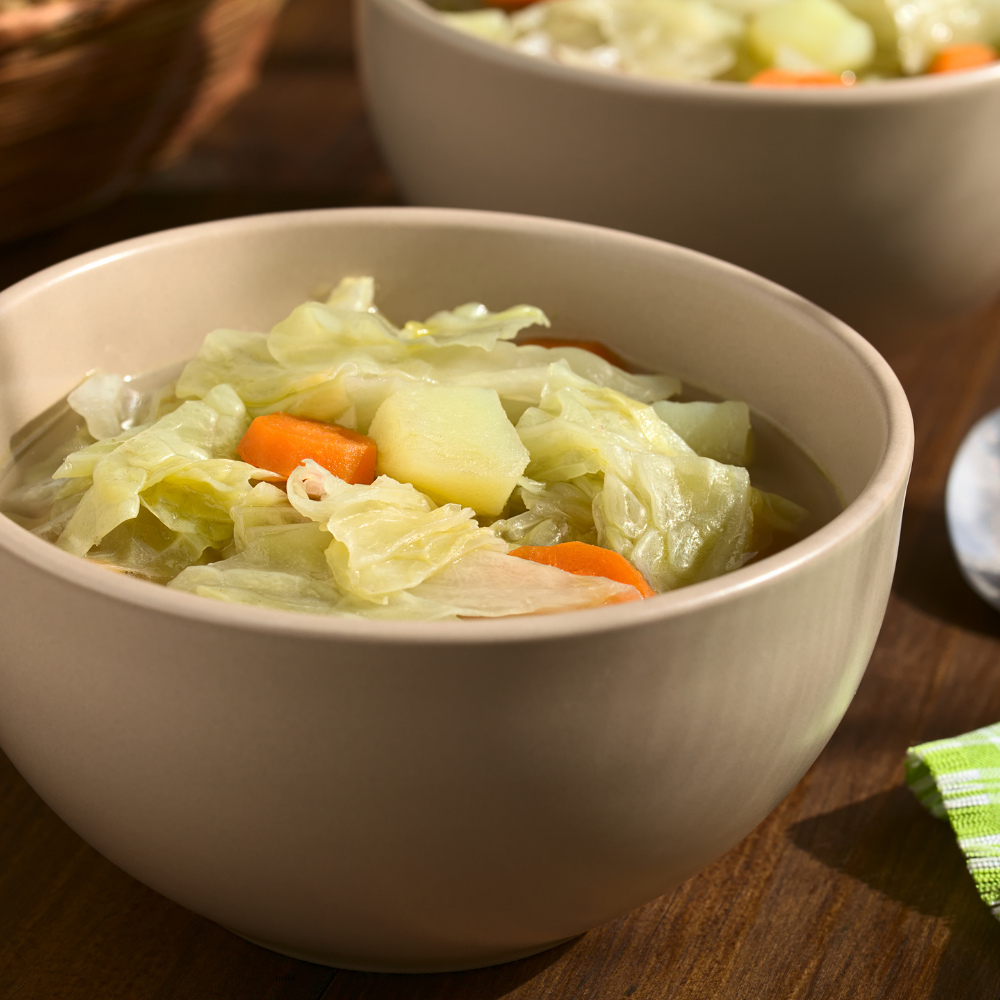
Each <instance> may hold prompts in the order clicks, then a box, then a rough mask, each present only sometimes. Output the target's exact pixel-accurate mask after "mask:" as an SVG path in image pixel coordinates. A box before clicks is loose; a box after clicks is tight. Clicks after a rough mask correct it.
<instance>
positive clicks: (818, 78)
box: [747, 68, 851, 87]
mask: <svg viewBox="0 0 1000 1000" xmlns="http://www.w3.org/2000/svg"><path fill="white" fill-rule="evenodd" d="M747 83H749V84H750V86H751V87H849V86H851V84H849V83H848V82H847V81H846V80H844V79H842V78H841V77H839V76H837V75H836V74H835V73H823V72H814V73H797V72H794V71H793V70H790V69H776V68H771V69H762V70H761V71H760V72H759V73H755V74H754V75H753V76H752V77H750V79H749V80H747Z"/></svg>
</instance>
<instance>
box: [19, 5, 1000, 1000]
mask: <svg viewBox="0 0 1000 1000" xmlns="http://www.w3.org/2000/svg"><path fill="white" fill-rule="evenodd" d="M349 18H350V14H349V9H348V7H347V4H346V2H345V0H291V2H290V4H289V6H288V7H287V9H286V12H285V14H284V16H283V20H282V23H281V26H280V31H279V36H278V39H277V43H276V45H275V47H274V50H273V52H272V54H271V56H270V57H269V60H268V62H267V64H266V67H265V72H264V76H263V79H262V83H261V85H260V86H259V87H258V89H257V90H255V91H254V92H252V93H251V94H249V95H248V96H246V97H245V98H244V99H243V100H242V101H241V103H240V104H239V105H238V106H237V107H236V108H235V110H234V111H232V112H231V113H230V114H229V115H228V116H227V117H226V118H225V119H224V120H223V121H222V122H220V123H219V125H218V126H217V127H216V128H215V129H214V130H213V131H212V132H211V134H210V135H209V136H208V137H207V138H206V139H204V140H203V141H202V142H201V143H200V144H199V145H198V146H197V147H196V148H195V150H194V151H193V152H192V154H191V155H190V156H189V157H188V158H187V159H186V160H185V161H184V162H183V163H181V164H179V165H177V166H175V167H173V168H171V169H170V170H169V171H167V172H165V173H163V174H161V175H159V176H157V177H155V178H153V179H151V180H150V181H148V182H147V183H146V184H145V185H144V186H143V187H142V188H141V189H140V190H138V191H136V192H135V193H134V194H132V195H131V196H129V197H128V198H125V199H124V200H122V201H120V202H118V203H117V204H116V205H114V206H112V207H110V208H108V209H106V210H105V211H104V212H103V213H101V214H99V215H96V216H93V217H91V218H89V219H87V220H83V221H81V222H78V223H76V224H75V225H72V226H69V227H66V228H64V229H61V230H58V231H55V232H51V233H47V234H44V235H41V236H37V237H34V238H32V239H29V240H25V241H22V242H21V243H18V244H14V245H8V246H7V247H3V248H0V287H2V286H6V285H7V284H9V283H11V282H13V281H15V280H17V279H19V278H21V277H24V276H25V275H27V274H30V273H32V272H33V271H36V270H38V269H39V268H42V267H45V266H47V265H49V264H52V263H55V262H56V261H58V260H61V259H63V258H65V257H67V256H70V255H72V254H75V253H80V252H83V251H85V250H89V249H92V248H93V247H97V246H101V245H103V244H105V243H109V242H112V241H114V240H118V239H124V238H127V237H130V236H134V235H139V234H141V233H144V232H149V231H153V230H156V229H161V228H166V227H169V226H175V225H182V224H186V223H190V222H198V221H202V220H206V219H212V218H219V217H223V216H229V215H242V214H245V213H249V212H260V211H274V210H281V209H289V208H306V207H319V206H334V205H355V204H391V203H393V202H394V201H395V194H394V191H393V187H392V182H391V179H390V178H389V176H388V174H387V173H386V171H385V169H384V167H383V165H382V164H381V162H380V160H379V156H378V152H377V150H376V147H375V145H374V142H373V140H372V137H371V134H370V132H369V129H368V126H367V123H366V121H365V116H364V112H363V108H362V104H361V98H360V95H359V92H358V88H357V84H356V81H355V77H354V66H353V61H352V55H351V44H350V24H349ZM877 346H879V348H880V349H881V350H882V351H883V353H884V354H885V355H886V357H887V358H888V359H889V361H890V363H891V364H892V365H893V367H894V368H895V370H896V372H897V373H898V375H899V377H900V378H901V380H902V382H903V385H904V387H905V388H906V391H907V393H908V395H909V398H910V402H911V404H912V406H913V410H914V415H915V420H916V434H917V451H916V462H915V466H914V470H913V478H912V481H911V485H910V492H909V498H908V501H907V506H906V514H905V519H904V524H903V536H902V542H901V548H900V560H899V567H898V571H897V574H896V581H895V585H894V591H893V595H892V598H891V600H890V603H889V610H888V614H887V615H886V619H885V625H884V627H883V629H882V634H881V637H880V639H879V642H878V645H877V647H876V649H875V653H874V656H873V657H872V661H871V665H870V666H869V668H868V672H867V675H866V677H865V679H864V681H863V683H862V685H861V688H860V690H859V692H858V695H857V697H856V698H855V700H854V703H853V704H852V706H851V708H850V710H849V711H848V713H847V716H846V718H845V719H844V721H843V723H842V725H841V726H840V728H839V729H838V730H837V732H836V734H835V735H834V737H833V739H832V740H831V742H830V744H829V746H828V747H827V748H826V750H825V751H824V752H823V754H822V756H821V757H820V758H819V760H818V761H817V762H816V764H815V765H814V766H813V768H812V769H811V770H810V771H809V773H808V774H807V775H806V776H805V777H804V778H803V779H802V781H801V782H800V783H799V784H798V785H797V786H796V788H795V789H794V790H793V791H792V793H791V794H790V795H789V796H788V798H787V799H786V800H785V801H784V802H783V803H782V804H781V805H780V806H779V807H778V809H777V810H776V811H775V812H774V813H773V814H772V815H771V816H770V817H769V818H768V819H767V820H766V821H765V822H764V823H763V824H761V826H760V827H758V829H756V830H755V831H754V832H753V833H752V834H751V835H750V836H749V837H747V838H746V839H745V840H744V841H743V842H742V843H740V844H739V845H737V846H736V847H735V848H734V849H733V850H732V851H730V852H729V853H728V854H727V855H726V856H725V857H723V858H721V859H720V860H719V861H718V862H716V863H715V864H714V865H712V866H711V867H710V868H708V869H707V870H705V871H704V872H702V873H701V874H700V875H698V876H696V877H695V878H693V879H691V880H690V881H689V882H687V883H685V884H684V885H682V886H681V887H680V888H679V889H677V890H676V891H675V892H673V893H671V894H670V895H667V896H664V897H663V898H661V899H658V900H656V901H654V902H652V903H650V904H648V905H647V906H645V907H643V908H642V909H640V910H637V911H635V912H634V913H632V914H629V915H628V916H626V917H622V918H621V919H620V920H617V921H615V922H613V923H610V924H607V925H606V926H604V927H600V928H598V929H597V930H594V931H591V932H590V933H589V934H586V935H584V936H583V937H581V938H579V939H577V940H575V941H572V942H570V943H569V944H566V945H563V946H562V947H560V948H557V949H555V950H553V951H550V952H547V953H545V954H542V955H538V956H536V957H534V958H531V959H527V960H524V961H521V962H514V963H511V964H509V965H504V966H498V967H496V968H492V969H484V970H480V971H477V972H466V973H456V974H452V975H427V976H381V975H372V974H361V973H352V972H344V971H338V970H333V969H328V968H324V967H321V966H316V965H311V964H309V963H306V962H300V961H296V960H293V959H288V958H283V957H281V956H279V955H275V954H273V953H271V952H268V951H265V950H264V949H262V948H258V947H256V946H255V945H252V944H248V943H246V942H244V941H243V940H241V939H240V938H237V937H235V936H234V935H232V934H230V933H229V932H227V931H225V930H223V929H222V928H220V927H218V926H216V925H215V924H212V923H210V922H208V921H207V920H204V919H202V918H201V917H198V916H195V915H194V914H192V913H190V912H188V911H187V910H184V909H182V908H180V907H178V906H176V905H175V904H173V903H171V902H168V901H167V900H165V899H164V898H162V897H161V896H159V895H157V894H156V893H154V892H152V891H151V890H149V889H146V888H144V887H143V886H142V885H140V884H139V883H137V882H135V881H134V880H133V879H132V878H130V877H129V876H127V875H125V874H124V873H123V872H121V871H119V870H118V869H117V868H115V867H114V865H112V864H110V863H109V862H108V861H105V860H104V859H103V858H102V857H100V856H99V855H98V854H97V853H96V852H94V851H93V850H91V849H90V848H89V847H88V846H87V845H85V844H84V843H83V842H82V841H81V840H80V839H79V838H78V837H77V836H76V835H75V834H73V833H72V832H71V831H70V830H69V829H67V827H66V826H65V825H64V824H63V823H62V822H61V821H60V820H58V819H57V818H56V817H55V816H54V815H53V814H52V813H51V812H50V811H49V809H48V808H47V807H46V806H45V805H44V804H43V803H42V802H41V801H40V800H39V799H38V797H37V796H36V795H35V794H34V793H33V792H32V791H31V789H29V788H28V786H27V785H26V784H25V782H24V781H23V780H22V779H21V777H20V776H19V775H18V774H17V772H16V771H15V770H14V768H13V767H12V766H11V765H10V764H9V762H7V761H6V759H5V758H2V759H0V997H3V998H16V1000H57V998H87V1000H95V998H119V997H120V998H127V1000H154V998H155V1000H200V998H212V1000H237V998H240V1000H242V998H258V997H259V998H272V997H274V998H279V997H280V998H283V1000H300V998H301V1000H313V998H324V1000H362V998H364V1000H432V998H433V1000H437V998H447V1000H493V998H499V997H508V998H524V1000H528V998H533V1000H534V998H539V1000H540V998H562V997H566V998H583V997H586V998H594V1000H605V998H619V997H629V998H632V1000H647V998H648V1000H654V998H655V1000H662V998H709V997H711V998H718V1000H736V998H746V1000H750V998H758V997H759V998H781V1000H786V998H806V997H809V998H823V1000H837V998H850V1000H859V998H860V1000H864V998H869V997H871V998H875V997H878V998H880V1000H882V998H884V1000H889V998H935V1000H962V998H975V1000H996V998H997V997H998V996H1000V924H998V923H997V921H995V920H994V919H993V918H992V917H991V916H990V915H989V912H988V911H987V909H986V907H985V906H984V905H983V904H982V903H981V902H980V901H979V899H978V897H977V896H976V893H975V890H974V888H973V884H972V880H971V878H970V877H969V875H968V874H967V872H966V871H965V868H964V865H963V863H962V859H961V856H960V854H959V852H958V849H957V847H956V846H955V843H954V839H953V837H952V835H951V832H950V830H949V828H948V827H947V826H946V825H945V824H944V823H941V822H939V821H937V820H934V819H932V818H931V817H930V816H928V815H926V814H925V813H924V812H923V811H922V810H921V809H920V807H919V806H918V805H917V803H916V801H915V800H914V799H913V798H912V796H911V795H910V794H909V793H908V792H907V791H906V789H905V788H904V787H903V770H902V760H903V754H904V752H905V750H906V747H907V746H909V745H911V744H913V743H917V742H920V741H923V740H928V739H934V738H938V737H944V736H949V735H953V734H956V733H959V732H964V731H965V730H968V729H972V728H975V727H977V726H982V725H985V724H987V723H991V722H995V721H997V720H1000V642H998V640H1000V615H997V614H996V613H995V612H993V611H992V610H990V609H989V608H987V607H986V606H985V605H984V604H982V603H981V602H980V601H979V600H978V598H976V597H975V596H974V595H973V594H972V593H971V592H970V591H969V590H968V589H967V588H966V587H965V585H964V584H963V582H962V580H961V578H960V576H959V573H958V570H957V568H956V566H955V563H954V560H953V558H952V556H951V552H950V549H949V546H948V540H947V534H946V531H945V525H944V516H943V500H942V498H943V492H944V483H945V478H946V475H947V471H948V467H949V464H950V462H951V458H952V456H953V455H954V453H955V450H956V448H957V446H958V444H959V442H960V440H961V438H962V436H963V435H964V433H965V432H966V430H967V429H968V428H969V427H970V426H971V424H972V423H973V422H974V421H975V420H976V419H977V418H978V417H979V416H981V415H982V414H983V413H985V412H986V411H987V410H990V409H992V408H993V407H996V406H1000V308H997V309H994V310H991V311H988V312H985V313H983V314H981V315H978V316H975V317H971V318H967V319H965V320H963V321H961V322H956V323H953V324H950V325H948V326H938V327H933V328H929V329H926V330H923V331H910V332H909V333H908V334H907V335H906V336H899V337H897V338H896V339H894V340H893V341H887V342H885V343H879V344H878V345H877Z"/></svg>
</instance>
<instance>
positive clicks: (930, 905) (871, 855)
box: [789, 786, 1000, 1000]
mask: <svg viewBox="0 0 1000 1000" xmlns="http://www.w3.org/2000/svg"><path fill="white" fill-rule="evenodd" d="M789 836H790V837H791V839H792V842H793V843H794V844H795V845H796V846H797V847H799V848H801V849H802V850H804V851H807V852H808V853H809V854H811V855H812V856H813V857H815V858H816V859H818V860H819V861H821V862H823V864H825V865H828V866H829V867H830V868H833V869H836V870H837V871H839V872H843V873H844V874H847V875H850V876H852V877H853V878H856V879H859V880H860V881H862V882H864V883H865V884H866V885H868V886H870V887H871V888H872V889H875V890H876V891H877V892H879V893H881V894H882V895H884V896H887V897H888V898H889V899H892V900H895V901H896V902H899V903H902V904H903V906H905V907H907V908H908V909H911V910H916V911H917V912H918V913H922V914H925V915H927V916H932V917H938V918H941V919H943V920H944V921H945V922H946V923H947V927H948V932H949V934H948V943H947V945H946V947H945V950H944V953H943V955H942V958H941V962H940V965H939V966H938V969H937V978H936V980H935V984H934V990H933V992H932V993H931V994H930V996H931V997H932V998H933V1000H959V998H964V997H969V998H977V1000H978V998H980V997H991V998H992V997H996V996H997V995H998V991H1000V925H998V922H997V921H996V920H995V919H994V918H993V916H992V915H991V914H990V911H989V909H988V908H987V907H986V906H985V905H984V903H983V902H982V900H981V899H980V898H979V895H978V894H977V892H976V889H975V885H974V884H973V881H972V878H971V876H970V875H969V873H968V871H967V870H966V868H965V862H964V859H963V857H962V854H961V852H960V851H959V849H958V845H957V844H956V843H955V837H954V834H953V833H952V831H951V827H950V826H949V825H948V823H946V822H944V821H943V820H939V819H935V818H934V817H933V816H931V815H930V814H929V813H927V812H926V811H925V810H924V809H923V808H922V807H921V806H920V805H919V803H918V802H917V801H916V799H915V798H914V797H913V795H912V794H911V793H910V791H909V790H908V789H907V788H905V787H902V786H900V787H898V788H894V789H892V790H890V791H888V792H882V793H880V794H879V795H873V796H871V797H870V798H867V799H863V800H862V801H860V802H855V803H852V804H851V805H849V806H844V807H843V808H841V809H835V810H833V811H832V812H829V813H824V814H823V815H821V816H815V817H813V818H811V819H807V820H803V821H802V822H799V823H796V824H795V825H794V826H792V827H791V829H790V831H789Z"/></svg>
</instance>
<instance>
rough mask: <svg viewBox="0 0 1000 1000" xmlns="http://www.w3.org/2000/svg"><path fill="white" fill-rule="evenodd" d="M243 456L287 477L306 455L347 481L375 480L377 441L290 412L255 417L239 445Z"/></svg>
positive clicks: (261, 466)
mask: <svg viewBox="0 0 1000 1000" xmlns="http://www.w3.org/2000/svg"><path fill="white" fill-rule="evenodd" d="M236 451H237V452H238V453H239V456H240V458H242V459H243V461H244V462H247V463H249V464H250V465H256V466H257V468H259V469H267V470H268V471H269V472H274V473H276V474H277V475H279V476H284V478H286V479H287V478H288V477H289V476H290V475H291V473H292V472H293V471H294V470H295V469H296V468H298V466H300V465H301V464H302V463H303V461H304V460H305V459H307V458H311V459H312V460H313V461H314V462H316V463H317V464H318V465H321V466H323V468H324V469H326V470H327V472H332V473H333V475H335V476H337V477H338V478H339V479H343V480H344V481H345V482H348V483H364V484H366V485H367V484H369V483H372V482H374V480H375V455H376V448H375V442H374V441H373V440H372V439H371V438H370V437H365V435H364V434H359V433H358V432H357V431H352V430H348V428H346V427H339V426H337V424H324V423H322V422H321V421H319V420H306V419H304V418H303V417H293V416H292V415H291V414H288V413H268V414H267V415H265V416H263V417H256V418H255V419H254V420H253V421H252V422H251V424H250V427H249V428H248V429H247V432H246V434H244V435H243V440H242V441H240V443H239V444H238V445H237V446H236Z"/></svg>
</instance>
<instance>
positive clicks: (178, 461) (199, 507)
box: [55, 385, 270, 577]
mask: <svg viewBox="0 0 1000 1000" xmlns="http://www.w3.org/2000/svg"><path fill="white" fill-rule="evenodd" d="M247 426H249V420H248V418H247V415H246V409H245V407H244V406H243V403H242V401H241V400H240V398H239V396H237V395H236V393H235V392H234V391H233V389H232V388H231V387H230V386H228V385H219V386H216V387H214V388H213V389H212V390H211V391H210V392H208V393H207V394H206V396H205V399H204V400H202V401H198V402H194V401H192V402H187V403H184V404H183V405H182V406H180V407H179V408H178V409H177V410H175V411H173V412H172V413H169V414H167V415H166V416H164V417H161V418H160V419H159V420H157V421H156V422H155V423H152V424H149V425H147V426H140V427H137V428H133V429H131V430H129V431H126V432H124V433H123V434H121V435H119V436H118V437H116V438H109V439H105V440H103V441H98V442H96V443H95V444H92V445H90V446H89V447H86V448H83V449H81V450H80V451H76V452H74V453H72V454H71V455H69V456H68V457H67V458H66V460H65V461H64V462H63V464H62V465H61V466H60V467H59V469H57V470H56V473H55V478H57V479H63V480H68V481H70V483H72V481H73V480H79V481H81V482H80V485H76V484H73V486H71V487H70V488H71V489H73V490H74V491H75V492H78V491H79V490H80V486H81V485H85V486H86V490H85V492H82V494H81V495H80V498H79V503H78V504H77V506H76V508H75V510H74V511H73V512H72V515H71V516H70V518H69V521H68V523H67V524H66V526H65V528H64V530H63V531H62V532H61V534H60V535H59V537H58V539H57V542H56V543H57V544H58V545H59V546H60V547H61V548H64V549H66V550H67V551H68V552H72V553H74V554H76V555H86V554H87V553H88V552H90V551H91V550H92V549H93V548H94V547H95V546H99V545H101V544H102V543H105V542H106V545H105V548H103V549H101V550H100V551H99V552H98V553H96V556H97V558H102V559H104V560H105V561H108V562H112V563H114V564H115V565H126V566H130V567H132V566H133V562H134V563H135V566H134V568H135V570H136V571H139V572H142V573H143V574H144V575H153V576H157V577H158V576H160V575H161V574H162V572H164V571H165V569H164V563H166V565H167V566H173V567H174V572H176V570H177V569H179V568H180V566H179V565H177V563H176V560H175V558H174V557H177V559H179V560H181V563H180V565H186V564H187V563H190V562H192V561H195V560H197V559H199V558H201V556H202V554H203V553H205V552H206V550H209V549H217V550H218V549H221V548H223V547H224V546H225V545H227V544H228V542H229V541H230V539H231V538H232V532H233V521H232V518H231V516H230V513H229V512H230V509H231V508H232V507H233V506H234V505H235V504H236V503H237V502H239V500H241V499H242V498H243V497H245V496H246V494H248V493H249V492H250V490H251V483H250V481H251V479H263V478H267V477H269V476H270V473H268V472H266V471H265V470H260V469H255V468H254V467H253V466H251V465H248V464H247V463H245V462H241V461H239V460H238V459H237V458H236V445H237V443H238V441H239V440H240V438H241V437H242V435H243V434H244V433H245V431H246V428H247ZM143 510H145V511H146V512H148V514H150V515H152V519H150V518H149V517H147V516H144V517H143V518H142V520H141V521H138V522H137V523H136V524H135V525H133V526H132V527H131V528H129V529H126V531H125V533H124V534H123V533H122V532H119V533H118V535H116V536H114V537H113V538H110V539H109V538H108V536H110V535H111V534H112V533H113V532H115V530H116V529H118V528H119V527H120V526H122V525H125V524H126V523H128V522H132V521H134V520H135V519H137V518H139V515H140V512H141V511H143ZM144 528H145V530H143V529H144ZM164 532H166V534H164ZM137 533H138V534H137ZM140 552H142V553H145V554H146V556H147V558H145V559H140V558H139V553H140ZM164 552H166V553H167V555H163V553H164ZM154 554H155V556H154ZM132 556H135V559H134V560H133V559H132Z"/></svg>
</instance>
